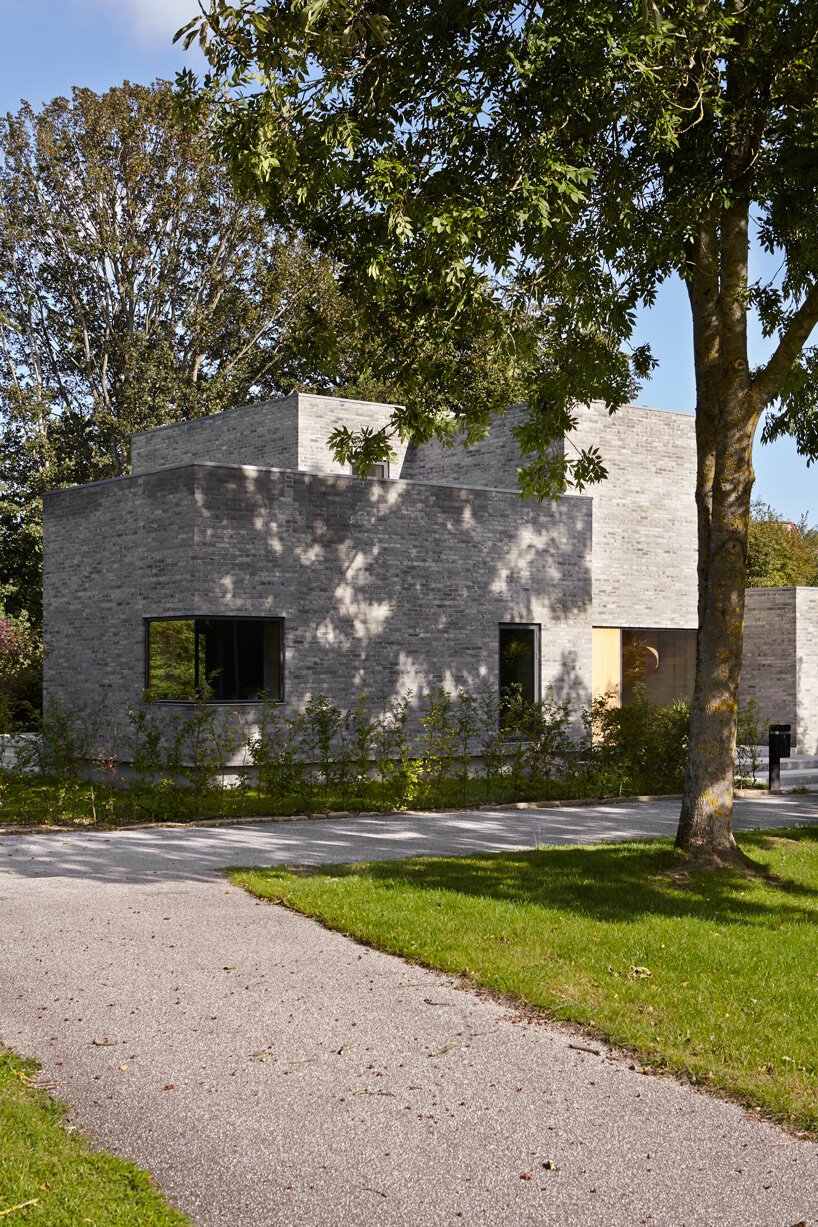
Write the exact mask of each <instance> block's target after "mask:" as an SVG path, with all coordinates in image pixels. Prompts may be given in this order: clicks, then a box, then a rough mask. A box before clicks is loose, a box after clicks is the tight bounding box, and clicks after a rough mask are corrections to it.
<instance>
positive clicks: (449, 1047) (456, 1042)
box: [429, 1040, 463, 1057]
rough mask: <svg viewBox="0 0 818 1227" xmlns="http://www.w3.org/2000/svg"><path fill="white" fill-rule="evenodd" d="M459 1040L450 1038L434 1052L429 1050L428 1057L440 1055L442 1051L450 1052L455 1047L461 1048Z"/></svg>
mask: <svg viewBox="0 0 818 1227" xmlns="http://www.w3.org/2000/svg"><path fill="white" fill-rule="evenodd" d="M462 1047H463V1045H462V1043H461V1042H460V1040H452V1041H451V1042H450V1043H448V1044H444V1045H443V1047H442V1048H436V1049H435V1051H434V1052H430V1053H429V1056H430V1057H442V1056H443V1054H444V1052H452V1051H453V1050H454V1049H455V1048H462Z"/></svg>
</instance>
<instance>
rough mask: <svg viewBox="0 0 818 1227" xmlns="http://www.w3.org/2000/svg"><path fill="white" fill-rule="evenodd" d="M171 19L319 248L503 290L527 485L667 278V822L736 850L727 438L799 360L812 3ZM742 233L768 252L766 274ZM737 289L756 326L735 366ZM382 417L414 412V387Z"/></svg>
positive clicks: (748, 447)
mask: <svg viewBox="0 0 818 1227" xmlns="http://www.w3.org/2000/svg"><path fill="white" fill-rule="evenodd" d="M184 37H186V38H187V39H188V41H192V40H193V39H194V38H198V39H199V41H200V43H201V45H202V47H203V49H204V52H205V54H206V55H207V57H208V59H209V61H210V64H211V67H212V70H213V72H212V73H211V74H210V76H208V77H207V78H206V79H205V82H204V87H205V93H204V95H203V96H204V97H206V98H216V99H220V100H221V102H222V106H223V109H222V111H221V115H220V119H219V122H218V128H217V133H216V139H217V144H218V147H219V149H220V150H221V151H222V153H223V154H224V155H225V157H226V158H227V159H228V161H229V162H230V164H231V165H232V168H233V172H234V174H235V176H236V178H237V181H238V182H239V184H240V185H241V186H242V187H243V188H245V189H246V190H248V191H252V192H253V193H255V195H256V196H257V198H258V199H260V200H262V201H263V202H264V205H265V207H266V209H267V210H268V214H269V215H270V216H271V217H273V218H275V219H276V220H277V221H279V222H280V223H281V224H284V225H288V226H291V227H293V228H299V229H300V230H301V232H303V233H306V234H307V235H308V236H309V238H310V240H311V241H315V242H316V243H318V244H319V245H320V246H321V248H322V249H323V250H325V251H328V252H332V253H333V254H335V255H336V256H337V258H338V259H339V261H340V262H341V265H342V267H343V269H344V271H345V280H344V284H345V285H346V286H348V287H355V286H356V285H357V286H358V287H359V289H360V290H361V291H362V292H364V291H365V292H366V296H367V297H373V296H374V297H377V296H378V295H380V296H381V298H383V299H384V300H386V301H389V300H390V299H392V298H395V297H396V298H397V299H398V300H399V301H400V303H401V305H402V307H403V308H404V309H405V310H407V311H411V313H412V314H413V317H414V322H415V325H416V326H418V323H419V326H420V327H422V328H428V327H432V326H434V322H435V321H436V326H437V327H438V328H440V327H441V326H442V325H443V322H444V321H445V324H446V326H447V327H449V326H451V327H453V328H454V329H455V330H457V331H462V330H464V329H466V330H468V329H471V328H474V329H475V330H476V332H477V333H478V334H479V333H481V331H482V333H483V335H485V336H487V337H489V338H490V339H491V338H492V337H493V336H494V335H495V334H493V333H492V327H493V323H492V321H494V320H495V319H496V313H495V309H496V308H497V306H498V304H500V303H502V304H503V305H504V306H506V307H508V308H509V310H510V316H507V317H506V319H507V320H509V323H508V326H507V332H506V335H505V338H504V341H503V342H499V341H498V345H499V346H500V348H502V345H503V344H504V345H505V347H506V352H510V353H512V354H513V356H514V360H515V361H516V362H517V363H518V364H519V367H520V373H521V376H522V377H523V379H524V382H525V384H526V390H527V399H528V405H529V420H528V422H527V423H526V424H524V425H523V426H522V427H521V428H520V429H519V441H520V445H521V450H522V454H523V466H522V474H521V480H522V488H523V490H524V491H525V492H527V493H534V494H537V495H540V496H542V495H544V494H548V493H553V492H554V491H555V490H559V489H560V488H561V487H562V486H563V485H564V483H565V481H566V480H567V479H569V478H571V477H574V478H576V477H577V476H578V477H579V479H580V480H581V481H582V480H585V479H587V478H588V477H593V476H598V475H599V464H598V460H599V458H598V456H594V455H592V454H588V455H585V456H579V457H577V458H576V459H575V461H573V462H569V463H568V464H567V465H566V464H565V463H564V462H557V463H556V464H555V462H554V461H553V459H552V458H551V456H550V454H549V451H548V445H549V443H550V441H551V440H552V439H553V438H554V437H555V436H557V435H559V434H562V433H563V432H564V431H565V430H566V429H567V428H570V426H571V423H572V405H574V404H575V403H577V402H580V403H581V402H584V401H587V400H588V399H590V398H591V397H600V398H602V399H604V400H605V401H606V402H607V404H608V405H609V407H610V408H611V409H612V410H615V409H616V408H617V407H618V406H619V405H621V404H622V403H624V402H625V401H626V400H627V399H628V398H629V397H630V396H632V394H633V390H634V388H635V385H636V384H637V383H638V380H639V378H641V377H644V376H645V375H646V374H647V372H648V371H649V370H650V367H651V362H652V359H651V356H650V354H649V352H648V351H647V350H645V349H644V348H641V347H637V348H632V347H631V337H632V333H633V328H634V322H635V314H636V309H637V307H638V306H639V305H640V304H650V303H651V302H652V301H653V298H654V295H655V293H656V289H657V286H658V285H659V284H660V283H661V282H662V281H663V280H664V279H665V278H666V277H668V276H669V275H670V274H672V273H677V274H679V275H680V276H681V277H682V278H684V280H685V283H686V285H687V289H688V295H689V301H690V308H691V316H692V323H693V336H694V353H695V366H696V390H697V414H696V433H697V447H698V475H697V491H696V494H697V504H698V515H699V634H698V663H697V673H696V685H695V694H694V698H693V710H692V719H691V741H690V752H689V757H688V767H687V774H686V779H685V796H684V801H683V804H682V813H681V820H680V827H679V834H678V842H679V843H680V845H681V846H683V847H685V848H687V849H688V850H689V851H690V852H691V853H693V854H695V855H698V856H702V857H705V858H709V859H711V860H723V859H727V860H735V859H738V853H737V850H736V846H735V842H734V840H733V837H732V832H731V819H732V797H733V791H732V785H733V755H734V748H735V732H736V713H737V708H738V685H739V674H740V668H741V650H742V626H743V614H744V572H745V561H746V548H747V532H748V523H749V514H750V492H751V488H752V482H753V470H752V444H753V438H754V435H755V432H756V427H757V424H758V422H759V419H760V417H761V415H762V413H763V412H764V410H765V409H766V408H767V407H768V406H771V405H778V406H779V407H780V413H779V414H778V416H777V419H776V421H777V423H778V428H779V429H788V428H789V429H794V423H795V420H796V419H797V420H801V418H802V417H803V413H804V407H805V406H810V405H812V404H813V403H814V397H815V391H816V374H818V361H816V359H815V356H814V354H812V353H811V351H804V346H805V344H806V342H807V340H808V338H809V336H810V333H811V331H812V329H813V327H814V325H815V324H816V322H818V194H816V191H815V188H816V179H818V170H816V167H817V166H818V163H816V159H815V156H814V150H815V148H816V144H817V143H818V106H816V96H818V89H816V85H818V33H817V32H816V5H815V3H814V0H787V2H786V3H783V2H779V3H776V2H773V0H753V3H746V2H745V0H663V2H661V0H642V3H641V6H639V5H636V6H634V4H633V2H632V0H587V2H586V3H584V4H582V5H579V6H570V5H565V4H564V3H563V0H537V2H535V3H530V4H522V5H521V4H519V3H518V2H517V0H498V2H497V3H492V4H490V5H488V4H484V3H482V0H439V2H438V3H435V4H421V3H415V2H414V0H403V2H400V3H399V2H398V0H299V2H298V3H290V2H287V0H240V3H233V2H232V0H231V3H228V2H227V0H210V2H209V3H208V4H203V14H202V16H201V17H200V18H197V19H196V20H195V21H193V22H192V23H190V25H189V27H187V30H186V33H184ZM182 84H183V85H184V86H185V88H186V89H187V90H188V92H191V93H192V92H193V90H192V85H193V82H192V79H191V78H190V77H187V78H184V77H183V80H182ZM753 228H754V229H755V233H756V235H757V237H758V240H759V242H760V243H761V245H762V247H763V248H765V249H766V250H767V251H770V252H774V253H775V256H776V262H777V266H778V267H779V268H780V272H779V273H778V274H777V275H774V276H773V277H772V278H771V279H769V280H768V281H766V282H762V281H757V280H753V279H752V278H751V275H750V271H749V248H750V238H751V231H752V230H753ZM430 286H431V287H433V289H432V290H431V291H430V289H429V287H430ZM430 298H431V301H430ZM751 311H754V312H755V313H756V314H757V316H758V317H759V319H760V321H761V324H762V327H763V329H764V332H765V333H766V334H767V335H768V336H769V337H771V338H774V350H773V355H772V357H771V358H770V360H769V361H768V362H767V363H766V364H765V365H764V366H763V367H762V368H761V369H759V370H757V371H753V370H752V369H751V366H750V362H749V357H748V350H747V320H748V313H749V312H751ZM532 319H533V320H534V321H535V326H534V327H532V325H531V321H532ZM487 321H488V324H487ZM393 425H394V427H395V428H396V429H399V430H401V431H403V432H404V433H406V434H409V435H412V434H413V433H414V432H415V431H416V430H418V431H420V432H421V433H422V432H424V431H426V430H428V429H429V427H430V423H429V421H428V418H427V415H426V414H425V411H424V408H423V405H422V404H421V403H420V401H419V400H418V401H417V402H415V403H412V404H409V405H407V407H406V408H405V409H403V410H401V411H400V412H399V413H397V414H396V415H395V420H394V423H393ZM338 442H339V445H340V444H343V443H344V441H343V440H339V441H338ZM346 442H347V445H349V442H350V441H349V440H347V441H346ZM352 442H353V443H354V441H352ZM803 442H804V443H805V445H807V446H811V445H810V442H809V436H808V435H806V434H804V435H803ZM383 443H384V446H386V445H387V443H388V440H387V439H384V440H383Z"/></svg>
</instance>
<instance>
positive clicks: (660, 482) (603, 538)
mask: <svg viewBox="0 0 818 1227" xmlns="http://www.w3.org/2000/svg"><path fill="white" fill-rule="evenodd" d="M577 416H578V418H579V424H578V427H577V430H576V431H575V432H574V433H573V434H572V435H571V436H570V438H569V442H568V446H569V447H570V444H571V443H572V442H573V443H575V444H576V446H577V447H589V446H591V445H596V446H597V447H598V448H599V450H600V452H601V453H602V459H603V462H604V464H605V467H606V468H607V470H608V479H607V481H604V482H601V483H600V484H599V485H598V486H593V487H591V488H590V489H589V490H588V491H587V493H588V494H590V495H592V497H593V501H594V537H593V553H594V623H595V625H597V626H636V627H640V626H641V627H657V628H660V629H661V628H666V629H681V628H684V627H695V626H696V625H697V622H698V616H697V608H696V591H697V582H698V581H697V575H696V559H697V556H698V545H697V523H696V498H695V494H696V437H695V419H694V417H693V416H692V415H689V414H684V413H667V412H665V411H664V410H657V409H643V408H640V407H639V406H636V405H628V406H625V407H624V408H623V409H620V410H619V412H618V413H616V414H614V415H613V416H611V415H609V414H608V412H607V410H606V409H605V406H604V405H603V404H601V403H599V402H595V403H594V404H592V405H589V406H587V407H582V408H580V409H579V410H577Z"/></svg>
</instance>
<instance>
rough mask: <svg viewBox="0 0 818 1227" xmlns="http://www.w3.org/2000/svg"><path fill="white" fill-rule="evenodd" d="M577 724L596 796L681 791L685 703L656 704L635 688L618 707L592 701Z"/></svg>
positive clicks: (687, 714) (606, 700) (686, 724)
mask: <svg viewBox="0 0 818 1227" xmlns="http://www.w3.org/2000/svg"><path fill="white" fill-rule="evenodd" d="M583 723H584V724H585V728H586V734H587V738H586V746H585V762H586V766H587V767H588V781H589V784H590V785H591V786H592V787H593V790H594V791H595V792H597V793H598V794H599V795H609V794H622V793H643V792H665V791H667V792H678V791H681V788H682V785H683V782H684V771H685V760H686V757H687V743H688V738H689V735H690V705H689V703H688V702H687V701H686V700H683V699H677V700H676V702H675V703H673V704H671V705H670V706H666V707H663V706H659V705H658V704H656V703H652V702H651V701H650V699H648V697H647V695H646V693H645V688H644V686H643V685H641V684H637V685H635V686H634V688H633V697H632V699H631V702H630V703H628V704H626V705H625V706H624V707H614V706H612V705H611V703H610V696H607V695H605V696H602V697H600V698H598V699H596V700H595V701H594V702H593V703H592V705H591V707H590V708H589V709H588V710H587V711H586V712H585V713H583Z"/></svg>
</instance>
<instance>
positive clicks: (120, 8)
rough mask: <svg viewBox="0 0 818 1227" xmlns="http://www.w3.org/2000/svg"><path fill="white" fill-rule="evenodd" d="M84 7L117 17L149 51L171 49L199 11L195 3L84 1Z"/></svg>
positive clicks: (183, 0) (184, 0)
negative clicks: (175, 36) (101, 9)
mask: <svg viewBox="0 0 818 1227" xmlns="http://www.w3.org/2000/svg"><path fill="white" fill-rule="evenodd" d="M84 3H85V4H86V6H87V7H93V8H97V9H99V8H103V9H107V10H108V11H109V12H111V13H114V14H116V15H117V16H118V17H120V18H121V20H122V21H123V23H124V25H125V26H126V28H127V29H128V30H129V31H130V33H131V34H133V35H134V37H135V38H137V39H138V40H139V42H140V43H142V44H143V45H145V46H150V47H168V46H170V42H171V39H172V38H173V36H174V34H175V33H176V31H177V30H178V29H179V28H180V26H183V25H185V23H186V22H188V21H190V19H191V17H195V16H196V14H197V13H198V12H199V11H200V10H199V6H198V4H197V3H196V0H84Z"/></svg>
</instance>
